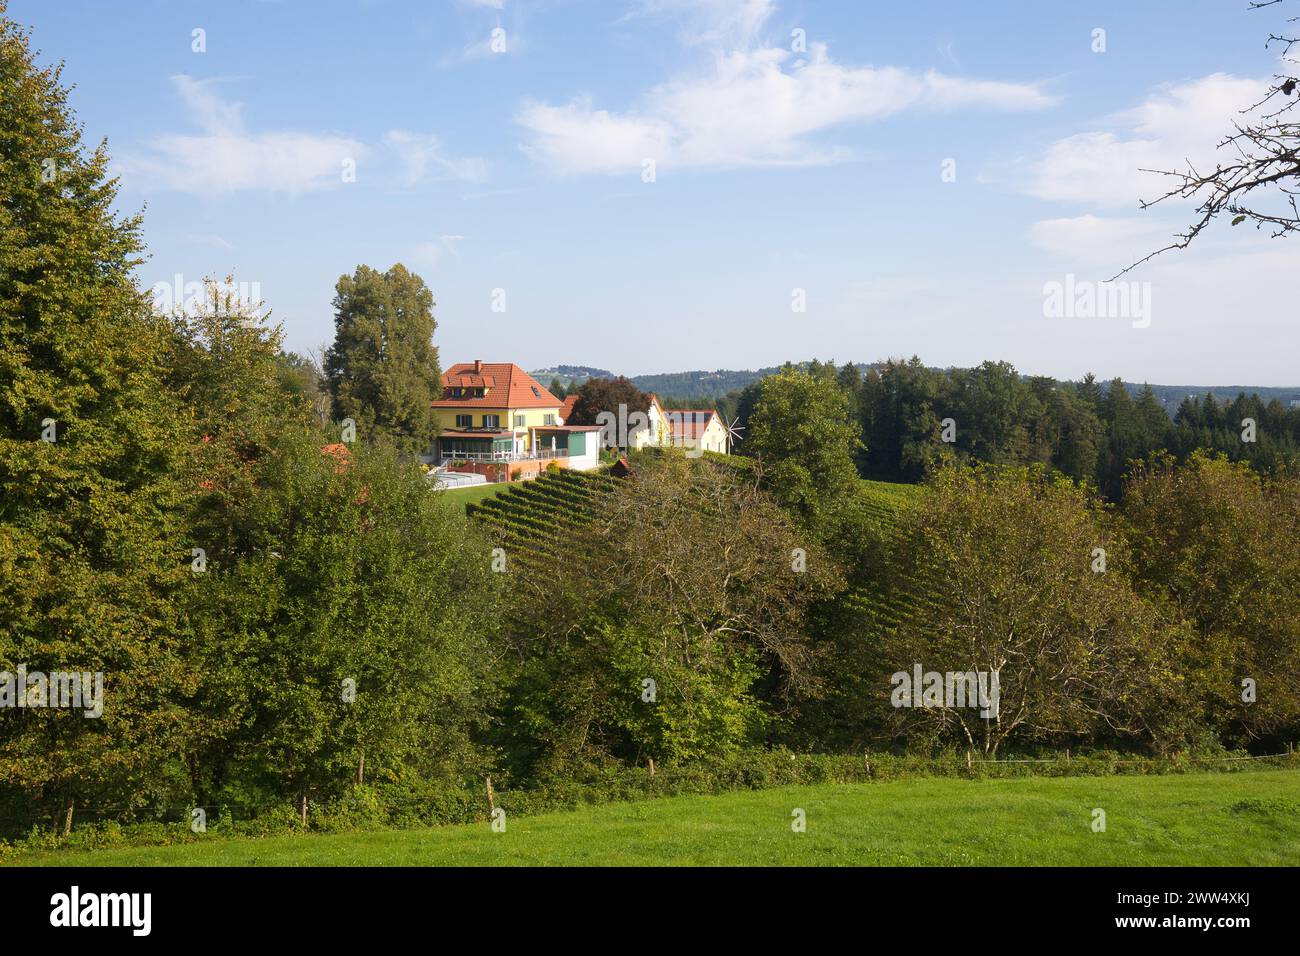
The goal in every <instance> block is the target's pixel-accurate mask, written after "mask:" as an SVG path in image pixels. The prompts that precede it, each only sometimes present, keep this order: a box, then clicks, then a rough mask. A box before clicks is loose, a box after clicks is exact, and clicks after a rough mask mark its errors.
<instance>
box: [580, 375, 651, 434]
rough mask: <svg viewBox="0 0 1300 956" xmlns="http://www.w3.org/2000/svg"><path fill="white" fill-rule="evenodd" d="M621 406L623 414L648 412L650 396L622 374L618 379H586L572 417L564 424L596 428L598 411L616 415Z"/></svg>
mask: <svg viewBox="0 0 1300 956" xmlns="http://www.w3.org/2000/svg"><path fill="white" fill-rule="evenodd" d="M620 406H621V407H622V408H623V409H624V414H626V415H630V414H632V413H633V412H648V411H649V410H650V396H649V395H648V394H646V393H645V392H643V391H641V389H639V388H637V387H636V386H635V385H633V384H632V382H631V380H630V379H628V378H627V377H626V376H624V375H620V376H619V377H618V378H589V379H587V380H586V381H585V382H583V383H582V385H581V387H579V388H578V400H577V402H575V403H574V405H573V414H572V415H571V416H569V418H570V420H569V421H568V422H567V423H566V424H570V425H597V424H600V423H599V422H598V421H597V420H596V419H597V417H598V416H599V415H600V414H601V412H611V413H613V414H614V415H618V414H619V409H620Z"/></svg>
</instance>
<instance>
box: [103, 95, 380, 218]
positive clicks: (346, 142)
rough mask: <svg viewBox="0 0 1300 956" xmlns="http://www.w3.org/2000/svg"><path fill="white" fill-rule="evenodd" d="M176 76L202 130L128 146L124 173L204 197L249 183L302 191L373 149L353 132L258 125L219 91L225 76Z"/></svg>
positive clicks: (331, 178) (334, 178)
mask: <svg viewBox="0 0 1300 956" xmlns="http://www.w3.org/2000/svg"><path fill="white" fill-rule="evenodd" d="M171 81H172V87H173V89H174V90H175V92H176V95H177V97H178V98H179V99H180V100H181V102H182V103H183V104H184V105H185V107H186V108H187V109H188V111H189V114H190V118H191V119H192V120H193V122H194V123H195V125H196V126H198V127H199V129H200V132H198V133H193V134H175V133H173V134H167V135H164V136H158V137H155V138H153V139H151V140H149V141H148V142H147V143H146V144H145V147H144V149H143V150H139V151H127V152H126V153H124V154H123V157H122V159H121V161H120V163H119V165H120V167H121V169H122V171H123V172H125V173H127V174H128V175H136V176H139V177H140V178H141V179H142V180H145V181H147V182H149V183H150V184H151V185H154V186H157V187H159V188H162V189H173V190H178V191H181V192H188V193H194V194H196V195H201V196H212V195H221V194H225V193H234V192H239V191H243V190H267V191H271V192H287V193H290V194H298V193H304V192H310V191H313V190H318V189H327V188H329V187H331V186H334V185H338V184H340V183H341V182H342V181H343V169H344V162H345V161H346V160H352V161H353V162H357V163H359V162H360V161H361V160H362V159H364V158H365V157H366V156H368V155H369V153H370V151H369V149H368V148H367V147H366V146H365V144H364V143H362V142H360V141H359V140H356V139H353V138H352V137H349V136H342V135H335V134H329V133H309V132H298V131H292V130H272V131H267V132H252V131H250V130H249V129H247V127H246V124H245V122H244V118H243V106H242V104H240V103H237V102H230V101H227V100H224V99H222V98H221V97H220V96H219V95H218V93H217V85H218V84H219V83H220V82H222V81H220V80H196V79H194V78H193V77H190V76H186V75H184V74H181V75H178V76H173V77H172V78H171Z"/></svg>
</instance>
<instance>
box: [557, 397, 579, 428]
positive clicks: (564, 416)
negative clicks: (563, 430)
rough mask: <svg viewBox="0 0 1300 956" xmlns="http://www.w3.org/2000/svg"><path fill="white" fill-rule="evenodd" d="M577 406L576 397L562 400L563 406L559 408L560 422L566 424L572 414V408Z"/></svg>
mask: <svg viewBox="0 0 1300 956" xmlns="http://www.w3.org/2000/svg"><path fill="white" fill-rule="evenodd" d="M577 404H578V396H577V395H569V396H567V397H566V398H565V399H564V404H563V405H561V406H560V421H562V422H567V421H568V420H569V416H570V415H572V414H573V406H574V405H577Z"/></svg>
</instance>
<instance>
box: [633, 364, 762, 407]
mask: <svg viewBox="0 0 1300 956" xmlns="http://www.w3.org/2000/svg"><path fill="white" fill-rule="evenodd" d="M776 372H777V369H776V368H760V369H759V370H758V371H757V372H751V371H749V370H748V369H745V370H743V371H736V370H732V369H725V368H720V369H717V370H716V371H712V372H706V371H697V372H666V373H664V374H662V375H634V376H632V384H634V385H635V386H636V387H637V388H639V389H641V391H643V392H654V393H655V394H656V395H658V396H660V397H661V398H669V397H671V398H691V399H707V400H713V399H715V398H721V397H722V396H723V395H726V394H727V393H728V392H734V391H736V390H737V389H741V388H744V387H745V386H746V385H748V384H749V383H751V382H756V381H758V380H759V379H760V378H766V377H767V376H769V375H774V374H775V373H776Z"/></svg>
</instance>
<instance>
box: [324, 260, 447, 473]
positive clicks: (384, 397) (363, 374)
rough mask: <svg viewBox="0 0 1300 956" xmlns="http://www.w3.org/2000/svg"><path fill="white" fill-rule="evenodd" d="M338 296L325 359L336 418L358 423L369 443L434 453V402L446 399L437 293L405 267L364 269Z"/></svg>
mask: <svg viewBox="0 0 1300 956" xmlns="http://www.w3.org/2000/svg"><path fill="white" fill-rule="evenodd" d="M335 290H336V293H337V294H336V295H335V297H334V345H333V346H332V347H331V348H330V350H329V352H328V353H327V354H326V357H325V373H326V377H327V380H328V383H329V389H330V395H331V397H332V399H333V402H334V414H335V415H336V416H337V417H338V418H339V419H343V418H351V419H352V420H353V421H354V422H356V424H357V434H358V436H359V437H361V438H362V440H364V441H386V442H389V443H391V444H393V445H394V446H395V447H397V448H399V449H401V450H402V451H405V452H408V453H418V452H423V451H426V450H428V449H429V448H430V447H432V445H433V439H434V438H435V437H436V436H437V433H438V429H437V420H436V419H435V418H434V414H433V409H432V408H431V407H430V404H429V403H430V402H432V401H433V400H434V399H436V398H439V397H440V396H441V395H442V387H441V377H440V376H441V373H440V372H439V369H438V350H437V348H435V347H434V345H433V332H434V329H435V327H436V323H435V322H434V319H433V295H432V294H431V293H430V292H429V290H428V288H427V287H426V286H425V284H424V281H423V280H422V279H421V278H420V277H419V276H417V275H416V274H415V273H413V272H408V271H407V269H406V267H405V266H403V265H401V264H400V263H399V264H397V265H395V266H393V267H392V268H391V269H389V270H388V271H387V272H378V271H376V270H374V269H371V268H370V267H369V266H364V265H363V266H358V267H357V270H356V272H355V273H354V274H353V275H351V276H341V277H340V278H339V281H338V285H337V286H336V287H335Z"/></svg>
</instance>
